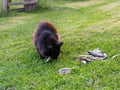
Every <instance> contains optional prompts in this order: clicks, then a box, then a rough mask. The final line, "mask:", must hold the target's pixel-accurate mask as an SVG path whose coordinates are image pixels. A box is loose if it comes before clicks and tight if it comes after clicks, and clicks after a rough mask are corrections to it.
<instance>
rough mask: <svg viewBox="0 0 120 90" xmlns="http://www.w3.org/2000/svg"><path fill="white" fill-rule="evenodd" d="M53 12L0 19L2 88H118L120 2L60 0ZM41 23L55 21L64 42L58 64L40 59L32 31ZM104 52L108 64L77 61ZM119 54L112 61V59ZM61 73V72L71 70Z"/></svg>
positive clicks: (31, 13) (111, 0)
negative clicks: (83, 55)
mask: <svg viewBox="0 0 120 90" xmlns="http://www.w3.org/2000/svg"><path fill="white" fill-rule="evenodd" d="M54 4H55V5H54V8H53V7H51V9H44V10H41V9H39V8H38V9H37V10H35V11H33V12H30V13H25V12H10V13H9V14H8V15H7V16H6V17H0V90H119V89H120V1H119V0H82V1H80V0H75V1H74V0H68V1H67V0H58V1H55V2H54ZM41 20H48V21H50V22H52V23H53V24H54V25H55V26H56V27H57V29H58V31H59V34H60V36H61V40H62V41H63V42H64V45H63V46H62V49H61V53H60V56H59V58H58V59H57V60H55V61H53V62H49V63H45V60H40V59H39V56H38V54H37V52H36V50H35V48H34V46H33V43H32V40H31V38H32V33H33V31H34V30H35V28H36V26H37V24H38V22H39V21H41ZM95 48H100V49H101V50H102V51H103V52H105V53H107V55H108V57H107V59H106V60H104V61H93V62H90V63H88V64H83V63H82V62H81V61H78V60H76V59H75V57H76V56H78V55H80V54H84V53H85V52H86V51H88V50H93V49H95ZM114 55H118V56H116V57H115V58H114V59H113V58H112V56H114ZM73 66H75V67H76V68H75V69H73V70H72V72H71V73H70V74H67V75H59V74H57V73H56V72H57V71H58V70H59V69H60V68H64V67H73Z"/></svg>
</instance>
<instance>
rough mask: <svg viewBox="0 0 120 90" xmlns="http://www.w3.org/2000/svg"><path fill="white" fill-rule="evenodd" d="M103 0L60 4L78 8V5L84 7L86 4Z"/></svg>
mask: <svg viewBox="0 0 120 90" xmlns="http://www.w3.org/2000/svg"><path fill="white" fill-rule="evenodd" d="M103 1H104V0H90V1H81V2H75V3H69V4H64V5H62V7H70V8H74V9H79V8H80V7H86V6H90V5H94V4H98V3H102V2H103Z"/></svg>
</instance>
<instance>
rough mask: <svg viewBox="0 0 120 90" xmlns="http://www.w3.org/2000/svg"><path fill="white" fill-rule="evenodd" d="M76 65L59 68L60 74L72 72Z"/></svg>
mask: <svg viewBox="0 0 120 90" xmlns="http://www.w3.org/2000/svg"><path fill="white" fill-rule="evenodd" d="M73 68H75V67H72V68H61V69H60V70H58V72H57V73H58V74H68V73H70V72H71V69H73Z"/></svg>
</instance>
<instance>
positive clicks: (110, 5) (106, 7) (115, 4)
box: [99, 1, 120, 11]
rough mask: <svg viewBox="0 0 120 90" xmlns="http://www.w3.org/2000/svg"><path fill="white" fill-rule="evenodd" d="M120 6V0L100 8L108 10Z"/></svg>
mask: <svg viewBox="0 0 120 90" xmlns="http://www.w3.org/2000/svg"><path fill="white" fill-rule="evenodd" d="M118 6H120V1H118V2H114V3H111V4H108V5H104V6H101V7H100V8H99V9H100V10H104V11H108V10H112V9H113V8H116V7H118Z"/></svg>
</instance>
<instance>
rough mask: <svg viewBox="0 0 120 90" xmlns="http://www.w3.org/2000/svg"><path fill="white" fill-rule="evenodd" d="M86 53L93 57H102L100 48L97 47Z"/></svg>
mask: <svg viewBox="0 0 120 90" xmlns="http://www.w3.org/2000/svg"><path fill="white" fill-rule="evenodd" d="M88 54H89V55H92V56H94V57H104V54H102V53H101V50H99V49H98V48H97V49H95V50H93V51H88Z"/></svg>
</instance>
